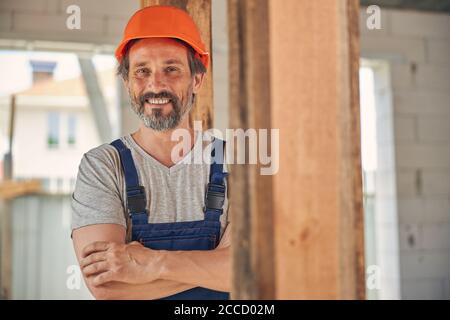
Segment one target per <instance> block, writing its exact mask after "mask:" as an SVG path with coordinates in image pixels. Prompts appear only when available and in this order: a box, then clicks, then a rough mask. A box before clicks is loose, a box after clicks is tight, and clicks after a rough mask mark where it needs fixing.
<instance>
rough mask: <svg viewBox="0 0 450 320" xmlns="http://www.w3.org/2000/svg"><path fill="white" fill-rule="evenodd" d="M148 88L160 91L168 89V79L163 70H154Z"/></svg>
mask: <svg viewBox="0 0 450 320" xmlns="http://www.w3.org/2000/svg"><path fill="white" fill-rule="evenodd" d="M147 89H149V90H150V91H153V92H159V91H161V90H165V89H167V83H166V79H165V77H164V73H163V72H153V73H152V74H151V75H150V76H149V78H148V82H147Z"/></svg>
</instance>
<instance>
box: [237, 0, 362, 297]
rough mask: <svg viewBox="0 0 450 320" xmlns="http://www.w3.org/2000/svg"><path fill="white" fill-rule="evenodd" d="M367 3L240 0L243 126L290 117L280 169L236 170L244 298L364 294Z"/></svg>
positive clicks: (277, 124) (240, 293)
mask: <svg viewBox="0 0 450 320" xmlns="http://www.w3.org/2000/svg"><path fill="white" fill-rule="evenodd" d="M358 10H359V3H358V0H336V1H328V0H314V1H310V0H283V1H278V0H246V1H240V0H230V7H229V12H230V21H229V25H230V119H231V123H232V126H233V127H241V128H247V127H253V128H260V127H264V126H265V127H266V128H269V127H270V128H278V129H280V149H279V155H280V162H279V172H278V173H277V174H276V175H274V176H272V177H267V176H261V175H259V171H258V170H256V169H257V168H251V167H240V168H239V166H236V167H237V168H233V171H232V177H231V180H230V192H232V199H233V200H232V221H233V225H234V227H233V246H235V248H234V251H233V259H234V268H235V272H234V279H233V280H234V281H233V284H234V297H236V298H255V299H257V298H261V297H264V298H279V299H317V298H325V299H357V298H358V299H363V298H364V297H365V285H364V259H363V252H364V250H363V248H364V242H363V211H362V191H361V190H362V182H361V165H360V131H359V98H358V90H359V85H358V81H359V79H358V68H359V63H358V61H359V51H358V48H359V45H358V41H359V38H358V14H359V12H358ZM236 246H237V247H236Z"/></svg>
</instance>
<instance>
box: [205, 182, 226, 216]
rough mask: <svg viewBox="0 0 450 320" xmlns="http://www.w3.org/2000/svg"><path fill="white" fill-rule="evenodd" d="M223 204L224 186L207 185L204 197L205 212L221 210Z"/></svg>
mask: <svg viewBox="0 0 450 320" xmlns="http://www.w3.org/2000/svg"><path fill="white" fill-rule="evenodd" d="M224 202H225V186H224V185H221V184H216V183H208V187H207V190H206V195H205V211H206V210H208V209H212V210H221V209H222V207H223V204H224Z"/></svg>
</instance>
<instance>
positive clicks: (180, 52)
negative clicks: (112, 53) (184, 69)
mask: <svg viewBox="0 0 450 320" xmlns="http://www.w3.org/2000/svg"><path fill="white" fill-rule="evenodd" d="M187 55H188V48H187V47H186V46H185V45H183V44H182V43H180V42H179V41H177V40H176V39H171V38H149V39H140V40H139V41H137V42H136V43H135V44H134V45H133V46H132V47H131V49H130V51H129V59H130V65H131V66H133V65H137V64H139V65H142V64H151V63H167V62H170V61H172V62H177V63H178V64H184V65H188V56H187Z"/></svg>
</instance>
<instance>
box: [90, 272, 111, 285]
mask: <svg viewBox="0 0 450 320" xmlns="http://www.w3.org/2000/svg"><path fill="white" fill-rule="evenodd" d="M115 280H116V274H115V273H114V272H113V271H111V270H109V271H106V272H103V273H100V274H98V275H96V276H94V278H93V279H92V285H93V286H95V287H98V286H101V285H102V284H105V283H107V282H111V281H115Z"/></svg>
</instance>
